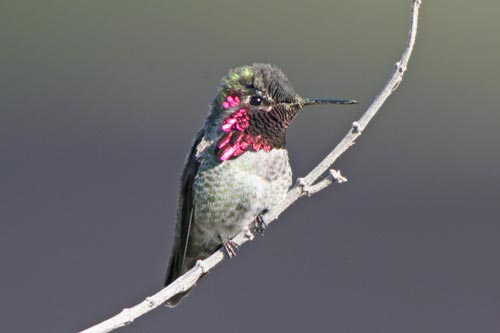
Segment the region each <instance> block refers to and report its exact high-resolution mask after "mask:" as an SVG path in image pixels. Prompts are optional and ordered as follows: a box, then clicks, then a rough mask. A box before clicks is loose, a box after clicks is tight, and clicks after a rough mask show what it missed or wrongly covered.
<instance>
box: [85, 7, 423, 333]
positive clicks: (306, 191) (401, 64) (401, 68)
mask: <svg viewBox="0 0 500 333" xmlns="http://www.w3.org/2000/svg"><path fill="white" fill-rule="evenodd" d="M420 5H421V0H412V5H411V21H410V31H409V36H408V41H407V43H406V48H405V50H404V52H403V55H402V56H401V59H400V60H399V61H398V62H397V63H396V64H395V65H394V69H393V71H392V74H391V76H390V78H389V80H388V81H387V82H386V84H385V86H384V88H383V89H382V91H381V92H380V94H379V95H377V96H376V97H375V99H374V100H373V102H372V103H371V105H370V106H369V107H368V109H367V110H366V111H365V113H364V114H363V116H362V117H361V118H360V119H359V120H358V121H357V122H354V123H353V126H352V128H351V129H350V130H349V132H348V133H347V134H346V135H345V136H344V138H343V139H342V141H340V143H339V144H338V145H337V146H336V147H335V149H333V150H332V152H331V153H330V154H328V155H327V156H326V157H325V158H324V159H323V161H321V162H320V163H319V164H318V165H317V166H316V167H315V168H314V169H313V170H312V171H311V172H310V173H309V174H307V176H305V177H304V178H301V180H300V181H299V182H298V183H297V184H296V185H295V186H294V187H292V188H291V189H290V191H289V192H288V194H287V196H286V198H285V200H284V201H283V202H282V203H281V205H280V206H278V207H275V209H273V210H271V211H269V212H267V213H266V214H265V215H264V216H263V220H264V221H265V222H266V223H267V224H269V223H271V222H272V221H274V220H275V219H276V218H277V217H278V215H279V214H281V213H282V212H283V211H284V210H285V209H287V208H288V207H289V206H290V205H291V204H292V203H294V202H295V201H296V200H297V199H299V198H300V197H302V196H304V195H312V194H314V193H317V192H319V191H321V190H322V189H324V188H326V187H327V186H329V185H330V184H332V183H333V182H337V183H342V182H345V181H346V180H347V179H346V178H344V177H343V176H342V175H341V174H340V172H337V171H335V170H331V171H330V173H329V174H328V175H326V176H325V177H323V178H322V179H321V180H319V179H320V178H321V176H322V175H323V174H325V172H327V170H329V169H330V167H331V166H332V165H333V163H334V162H335V161H336V160H337V158H338V157H339V156H340V155H342V154H343V153H344V152H345V151H346V150H347V149H348V148H349V147H350V146H352V145H353V144H354V142H355V140H356V139H357V138H358V137H359V136H360V135H361V134H362V131H363V130H364V129H365V128H366V126H367V125H368V123H369V122H370V120H371V119H372V118H373V116H375V114H376V113H377V112H378V110H379V109H380V107H381V106H382V104H383V103H384V102H385V100H386V99H387V98H388V97H389V96H390V95H391V94H392V92H393V91H394V90H396V89H397V88H398V86H399V84H400V83H401V81H402V79H403V75H404V73H405V71H406V68H407V65H408V60H409V59H410V55H411V53H412V51H413V46H414V44H415V38H416V35H417V24H418V14H419V8H420ZM318 180H319V181H318ZM251 238H252V237H248V230H244V231H242V232H241V233H239V234H238V235H237V236H236V237H235V238H233V241H234V242H235V243H236V244H237V245H238V246H241V245H243V244H244V243H246V242H247V241H249V240H250V239H251ZM224 258H225V256H224V251H223V250H218V251H216V252H215V253H214V254H212V255H211V256H210V257H208V258H207V259H205V260H202V261H201V260H200V261H198V262H197V264H196V265H195V266H194V267H193V268H192V269H191V270H189V271H188V272H186V273H185V274H184V275H182V276H181V277H179V278H178V279H177V280H175V281H174V282H173V283H171V284H170V285H169V286H167V287H165V288H164V289H162V290H160V291H159V292H158V293H156V294H154V295H153V296H150V297H147V298H146V299H145V300H144V301H143V302H141V303H139V304H137V305H135V306H133V307H131V308H128V309H124V310H123V311H122V312H120V313H118V314H117V315H115V316H113V317H111V318H109V319H107V320H105V321H103V322H101V323H99V324H97V325H95V326H92V327H90V328H88V329H86V330H83V331H81V332H80V333H105V332H110V331H113V330H115V329H117V328H119V327H122V326H125V325H127V324H129V323H131V322H133V321H134V320H135V319H136V318H139V317H140V316H142V315H144V314H145V313H147V312H149V311H151V310H153V309H154V308H157V307H158V306H160V305H161V304H163V303H164V302H165V301H167V300H168V299H170V298H171V297H173V296H174V295H177V294H179V293H181V292H183V291H186V290H188V289H189V288H191V287H192V286H194V285H195V283H196V281H198V279H199V278H200V277H201V276H202V275H203V274H204V273H206V272H208V271H209V270H211V269H212V268H213V267H215V266H216V265H217V264H218V263H219V262H221V261H222V260H224Z"/></svg>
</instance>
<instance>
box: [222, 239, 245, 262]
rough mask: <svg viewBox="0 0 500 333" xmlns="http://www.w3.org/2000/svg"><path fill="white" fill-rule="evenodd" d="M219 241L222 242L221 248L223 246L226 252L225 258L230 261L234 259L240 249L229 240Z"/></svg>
mask: <svg viewBox="0 0 500 333" xmlns="http://www.w3.org/2000/svg"><path fill="white" fill-rule="evenodd" d="M221 241H222V246H224V250H226V253H227V256H228V257H229V258H230V259H231V258H232V257H234V256H235V255H236V252H238V250H239V249H240V247H239V246H238V244H236V243H235V242H233V241H232V240H230V239H222V238H221Z"/></svg>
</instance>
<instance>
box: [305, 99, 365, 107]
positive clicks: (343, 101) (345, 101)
mask: <svg viewBox="0 0 500 333" xmlns="http://www.w3.org/2000/svg"><path fill="white" fill-rule="evenodd" d="M318 104H358V101H356V100H354V99H310V98H305V99H304V102H303V103H302V105H304V106H306V105H318Z"/></svg>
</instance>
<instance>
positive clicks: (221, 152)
mask: <svg viewBox="0 0 500 333" xmlns="http://www.w3.org/2000/svg"><path fill="white" fill-rule="evenodd" d="M239 104H240V98H239V97H238V96H227V98H226V100H225V101H224V102H223V103H222V107H223V108H224V109H230V108H234V107H236V106H238V105H239ZM249 126H250V116H249V115H248V111H247V110H246V109H244V108H241V109H238V110H237V111H235V112H233V113H232V114H231V115H230V116H229V117H227V118H226V119H225V120H224V122H223V123H222V127H221V128H222V131H224V132H225V133H224V134H223V135H222V137H221V139H220V140H219V142H218V145H217V148H218V153H217V156H218V157H219V159H220V160H222V161H226V160H229V159H232V158H236V157H238V156H240V155H242V154H244V153H245V152H247V151H259V150H261V149H264V150H265V151H270V150H271V149H272V148H271V146H270V145H269V144H268V143H267V140H264V139H263V138H262V136H261V135H257V136H252V135H250V134H249V133H247V131H246V130H247V129H248V127H249Z"/></svg>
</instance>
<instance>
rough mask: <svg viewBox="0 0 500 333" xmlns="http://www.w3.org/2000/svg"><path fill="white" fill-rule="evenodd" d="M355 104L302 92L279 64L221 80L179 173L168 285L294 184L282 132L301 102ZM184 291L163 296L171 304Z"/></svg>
mask: <svg viewBox="0 0 500 333" xmlns="http://www.w3.org/2000/svg"><path fill="white" fill-rule="evenodd" d="M327 103H331V104H354V103H357V102H356V101H354V100H323V99H308V98H302V97H300V96H299V95H298V94H297V93H296V92H295V90H294V89H293V87H292V85H291V84H290V82H289V81H288V79H287V78H286V76H285V74H283V72H282V71H281V70H279V69H278V68H276V67H274V66H271V65H267V64H253V65H252V66H243V67H239V68H236V69H233V70H230V71H229V73H228V75H227V76H225V77H224V78H223V79H222V82H221V84H220V87H219V91H218V93H217V96H216V97H215V98H214V100H213V101H212V103H211V105H210V110H209V113H208V117H207V119H206V120H205V123H204V125H203V127H202V128H201V129H200V131H199V132H198V134H196V137H195V139H194V142H193V145H192V147H191V149H190V152H189V154H188V155H187V158H186V162H185V165H184V169H183V171H182V175H181V183H180V190H179V204H178V210H177V224H176V230H175V242H174V245H173V248H172V254H171V256H170V262H169V266H168V272H167V276H166V281H165V285H168V284H170V283H171V282H173V281H174V280H175V279H177V278H178V277H179V276H180V275H182V274H184V273H185V272H186V271H188V270H189V269H191V268H192V267H193V266H194V264H195V262H196V260H198V259H203V258H206V257H208V256H210V255H211V254H212V253H214V252H215V251H216V250H217V249H218V248H220V247H221V246H224V248H225V249H226V251H227V253H228V255H229V256H230V257H231V256H233V255H234V254H235V250H236V248H235V245H234V243H232V242H231V238H233V237H234V236H236V234H238V233H239V232H240V231H242V230H243V228H245V227H247V223H248V222H249V221H252V220H255V222H256V225H257V231H260V232H262V230H263V229H264V228H265V226H266V225H265V223H264V222H263V221H262V219H261V215H262V214H263V213H264V212H266V211H267V210H269V209H271V208H273V207H274V206H276V205H277V204H278V203H280V202H281V201H282V200H283V199H284V197H285V195H286V193H287V191H288V189H289V188H290V186H291V185H292V169H291V168H290V164H289V162H288V153H287V150H286V145H285V137H286V131H287V128H288V126H289V125H290V123H291V122H292V120H293V118H294V117H295V116H296V115H297V113H298V112H299V111H300V110H301V109H302V108H303V107H304V106H306V105H315V104H327ZM186 294H187V292H184V293H182V294H179V295H176V296H174V297H173V298H171V299H170V300H168V301H167V302H166V304H167V305H168V306H172V307H173V306H175V305H177V303H179V301H180V300H181V299H182V297H183V296H185V295H186Z"/></svg>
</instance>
